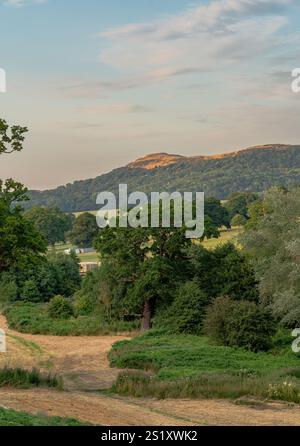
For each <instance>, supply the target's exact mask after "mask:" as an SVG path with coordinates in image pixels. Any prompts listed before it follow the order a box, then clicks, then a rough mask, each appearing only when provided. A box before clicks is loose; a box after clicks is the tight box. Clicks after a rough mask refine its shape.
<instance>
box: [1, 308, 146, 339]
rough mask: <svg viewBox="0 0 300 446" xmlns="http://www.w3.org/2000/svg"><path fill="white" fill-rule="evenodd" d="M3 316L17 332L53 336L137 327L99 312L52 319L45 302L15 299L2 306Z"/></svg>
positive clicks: (133, 328)
mask: <svg viewBox="0 0 300 446" xmlns="http://www.w3.org/2000/svg"><path fill="white" fill-rule="evenodd" d="M4 314H5V316H6V318H7V321H8V324H9V327H10V328H13V329H15V330H17V331H19V332H21V333H32V334H49V335H55V336H92V335H109V334H118V333H130V332H132V331H134V330H136V329H137V328H138V326H139V322H138V321H130V322H127V321H115V320H113V321H110V322H107V321H104V320H103V318H102V317H101V316H100V315H91V316H79V317H77V318H75V317H72V318H70V319H66V320H59V319H52V318H50V317H49V315H48V314H47V311H46V307H45V305H42V304H39V305H38V304H31V303H24V302H19V303H16V304H13V305H11V306H9V307H8V308H6V310H5V313H4Z"/></svg>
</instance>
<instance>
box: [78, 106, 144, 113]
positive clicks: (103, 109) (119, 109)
mask: <svg viewBox="0 0 300 446" xmlns="http://www.w3.org/2000/svg"><path fill="white" fill-rule="evenodd" d="M150 110H151V109H150V108H149V107H144V106H143V105H136V104H98V105H94V106H91V107H83V108H81V111H83V112H86V113H93V114H107V113H110V114H111V113H145V112H149V111H150Z"/></svg>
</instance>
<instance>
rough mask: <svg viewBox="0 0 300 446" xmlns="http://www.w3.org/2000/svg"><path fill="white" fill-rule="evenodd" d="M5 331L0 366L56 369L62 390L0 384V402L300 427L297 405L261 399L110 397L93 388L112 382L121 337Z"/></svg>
mask: <svg viewBox="0 0 300 446" xmlns="http://www.w3.org/2000/svg"><path fill="white" fill-rule="evenodd" d="M0 328H2V329H5V330H6V331H7V334H8V351H7V353H6V354H0V367H3V366H4V365H5V364H9V365H11V366H17V365H21V366H23V367H24V366H26V367H32V366H36V367H39V368H41V369H44V370H47V371H48V370H55V371H58V372H59V373H60V374H61V375H63V377H64V382H65V384H66V389H67V390H66V391H64V392H58V391H55V390H48V389H33V390H16V389H8V388H2V389H1V388H0V406H3V407H7V408H13V409H16V410H24V411H27V412H32V413H43V414H48V415H58V416H64V417H74V418H78V419H81V420H83V421H88V422H91V423H94V424H100V425H111V426H116V425H132V426H134V425H300V408H299V406H290V405H287V404H281V403H264V404H262V403H260V404H256V405H254V406H249V405H240V404H235V403H234V402H230V401H221V400H164V401H157V400H153V399H134V398H122V397H112V396H106V395H102V394H99V393H96V392H95V390H97V389H100V388H106V387H109V386H110V385H111V383H112V382H113V380H114V379H115V377H116V376H117V374H118V370H115V369H110V368H109V364H108V361H107V352H108V351H109V349H110V347H111V345H112V344H113V343H114V342H115V341H117V340H119V339H125V337H124V336H105V337H104V336H103V337H102V336H99V337H97V336H92V337H55V336H40V335H23V334H20V333H17V332H14V331H12V330H8V329H7V325H6V321H5V318H4V317H3V316H0Z"/></svg>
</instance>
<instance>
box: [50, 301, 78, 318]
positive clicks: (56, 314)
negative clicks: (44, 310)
mask: <svg viewBox="0 0 300 446" xmlns="http://www.w3.org/2000/svg"><path fill="white" fill-rule="evenodd" d="M48 314H49V316H50V317H51V318H52V319H69V318H70V317H71V316H73V315H74V311H73V307H72V304H71V302H70V301H69V300H68V299H66V298H65V297H63V296H54V297H53V298H52V299H51V300H50V302H49V304H48Z"/></svg>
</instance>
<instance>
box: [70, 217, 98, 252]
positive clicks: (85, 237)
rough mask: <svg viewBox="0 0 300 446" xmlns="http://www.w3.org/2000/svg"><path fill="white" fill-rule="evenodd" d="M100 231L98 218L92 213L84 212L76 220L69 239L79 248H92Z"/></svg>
mask: <svg viewBox="0 0 300 446" xmlns="http://www.w3.org/2000/svg"><path fill="white" fill-rule="evenodd" d="M98 231H99V227H98V225H97V222H96V217H95V216H94V215H92V214H91V213H90V212H84V213H83V214H80V215H79V216H78V217H77V218H76V219H75V220H74V222H73V227H72V229H71V231H70V232H69V233H68V239H69V240H70V242H71V243H73V245H75V246H78V247H79V248H87V247H90V246H92V244H93V241H94V238H95V237H96V235H97V233H98Z"/></svg>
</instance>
